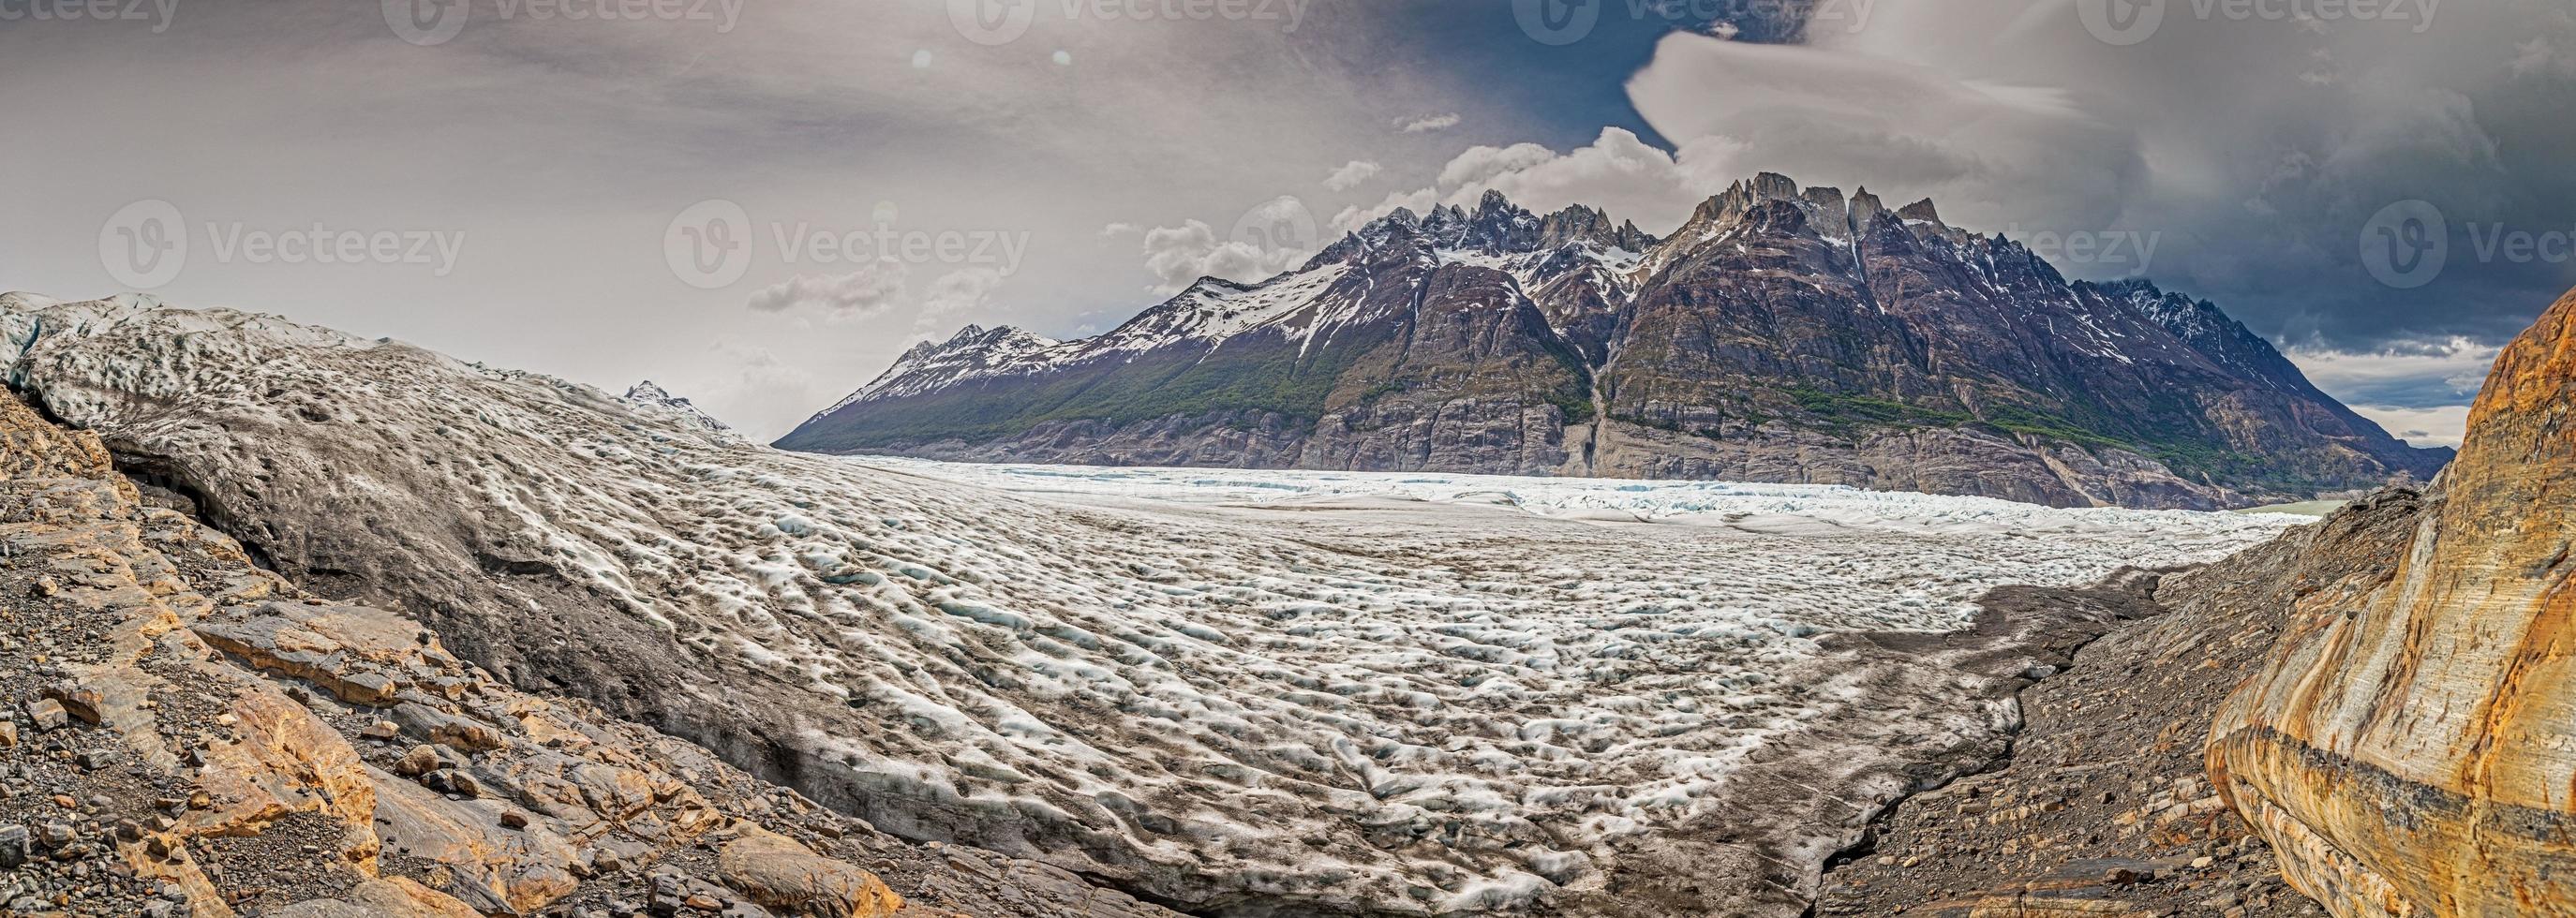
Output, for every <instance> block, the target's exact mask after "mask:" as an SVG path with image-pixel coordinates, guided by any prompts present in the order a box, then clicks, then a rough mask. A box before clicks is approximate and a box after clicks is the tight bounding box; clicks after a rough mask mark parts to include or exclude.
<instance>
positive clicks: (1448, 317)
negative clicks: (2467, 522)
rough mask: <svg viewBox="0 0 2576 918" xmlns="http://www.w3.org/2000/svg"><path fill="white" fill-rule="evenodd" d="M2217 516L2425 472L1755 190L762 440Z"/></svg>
mask: <svg viewBox="0 0 2576 918" xmlns="http://www.w3.org/2000/svg"><path fill="white" fill-rule="evenodd" d="M778 445H779V446H781V447H783V448H788V449H797V450H806V451H817V452H839V453H862V452H876V453H894V454H905V455H917V456H925V457H930V458H945V459H969V460H1004V461H1010V460H1016V461H1044V462H1059V461H1060V462H1072V463H1083V464H1100V465H1181V466H1193V465H1197V466H1235V467H1253V468H1306V469H1333V470H1376V471H1444V472H1488V473H1502V474H1533V475H1586V476H1603V477H1635V478H1685V479H1691V478H1706V479H1722V480H1730V481H1751V482H1791V483H1822V484H1849V485H1855V486H1860V487H1868V488H1880V489H1892V490H1910V491H1924V492H1931V493H1945V494H1969V495H1981V496H1992V497H2003V498H2008V499H2014V500H2023V501H2029V502H2034V503H2046V504H2051V505H2057V506H2095V505H2120V506H2137V507H2158V508H2162V507H2183V508H2196V509H2209V508H2216V507H2225V506H2243V505H2250V504H2255V503H2261V502H2272V501H2280V500H2284V499H2306V498H2309V497H2313V496H2315V495H2316V494H2318V493H2320V492H2339V491H2347V490H2366V489H2370V488H2375V487H2378V486H2381V485H2384V484H2388V483H2392V482H2409V481H2422V480H2426V479H2429V478H2430V477H2431V476H2432V475H2433V473H2434V472H2435V471H2436V470H2438V469H2440V468H2441V466H2442V464H2443V462H2444V461H2446V460H2447V459H2448V456H2449V453H2448V451H2447V450H2418V449H2413V448H2410V447H2408V446H2406V445H2404V444H2402V443H2400V442H2398V441H2397V440H2395V439H2393V438H2391V437H2389V436H2388V434H2387V433H2386V432H2385V431H2383V430H2381V429H2380V428H2379V427H2378V426H2377V425H2375V424H2372V423H2371V422H2369V421H2368V420H2365V419H2363V418H2361V417H2360V416H2358V415H2356V414H2354V413H2353V412H2352V411H2351V410H2349V409H2347V408H2346V407H2344V406H2343V405H2342V404H2340V403H2338V402H2336V401H2335V400H2334V399H2333V398H2331V397H2329V396H2327V395H2325V394H2324V393H2323V392H2320V391H2318V390H2317V389H2316V387H2315V386H2313V385H2311V384H2310V383H2309V382H2308V380H2307V379H2306V377H2305V376H2304V375H2302V374H2301V373H2300V372H2299V370H2298V369H2297V368H2296V367H2295V366H2293V365H2292V364H2291V363H2290V362H2289V361H2288V360H2287V359H2285V358H2283V357H2282V356H2281V354H2280V353H2279V352H2278V351H2276V350H2274V349H2273V347H2272V346H2271V345H2270V344H2269V343H2267V342H2265V341H2264V340H2263V339H2262V338H2261V337H2260V336H2257V335H2255V334H2253V333H2252V332H2251V331H2249V330H2248V329H2246V328H2245V327H2244V326H2243V325H2241V324H2239V323H2237V322H2236V321H2234V320H2233V319H2230V318H2228V317H2227V316H2226V314H2225V313H2223V312H2222V311H2220V310H2219V309H2218V308H2217V307H2216V306H2214V305H2212V304H2210V303H2207V302H2203V301H2195V300H2192V299H2190V298H2188V297H2184V296H2181V295H2178V294H2172V293H2167V292H2165V291H2162V290H2159V289H2157V288H2156V287H2155V286H2154V285H2152V284H2150V283H2148V282H2146V281H2144V280H2129V281H2121V282H2117V283H2108V284H2095V283H2070V282H2068V281H2067V280H2066V279H2065V278H2064V277H2062V276H2061V275H2059V274H2058V272H2057V271H2056V269H2054V268H2053V267H2051V266H2050V265H2049V264H2047V263H2046V262H2045V261H2044V260H2042V259H2040V258H2039V257H2038V256H2036V255H2034V254H2033V253H2031V252H2030V250H2028V249H2027V248H2025V247H2024V246H2022V245H2020V244H2018V243H2015V242H2013V241H2011V240H2008V239H2004V238H2002V237H1999V236H1986V235H1980V234H1975V233H1970V232H1967V231H1965V230H1961V229H1958V228H1955V227H1952V226H1950V225H1948V224H1946V223H1944V222H1943V221H1942V218H1941V216H1940V213H1939V211H1938V209H1937V208H1936V207H1935V206H1934V204H1933V203H1932V202H1931V201H1919V202H1916V203H1913V204H1908V205H1905V206H1903V207H1897V208H1890V207H1888V206H1886V205H1885V204H1883V203H1882V202H1881V201H1880V200H1879V199H1878V198H1877V197H1876V196H1874V195H1872V194H1870V193H1869V192H1868V191H1867V190H1865V189H1864V190H1861V191H1859V192H1857V193H1855V194H1852V195H1849V196H1846V195H1845V194H1844V193H1843V192H1842V191H1841V190H1840V189H1835V188H1800V187H1799V186H1798V184H1797V183H1796V182H1794V181H1791V180H1790V179H1788V178H1787V177H1784V176H1779V175H1771V174H1765V175H1761V176H1757V177H1755V178H1754V179H1752V180H1749V181H1744V182H1739V183H1737V184H1736V185H1735V186H1734V187H1732V188H1730V189H1728V190H1727V191H1726V192H1724V193H1722V194H1719V195H1717V196H1715V197H1712V198H1710V199H1709V200H1707V201H1706V202H1703V203H1702V204H1701V205H1700V206H1699V208H1698V209H1697V210H1696V211H1695V212H1694V213H1693V215H1692V217H1691V218H1690V220H1689V221H1688V222H1686V223H1685V224H1684V225H1683V226H1681V227H1680V228H1679V229H1677V230H1675V231H1674V232H1673V233H1672V235H1670V236H1669V237H1665V238H1660V239H1659V238H1656V237H1653V236H1651V235H1648V234H1646V233H1643V232H1641V231H1639V230H1638V229H1637V228H1636V227H1635V226H1634V225H1633V224H1625V223H1619V224H1614V223H1613V222H1612V219H1611V217H1610V216H1609V215H1608V214H1605V213H1603V212H1601V211H1599V210H1597V209H1592V208H1584V207H1574V208H1568V209H1566V210H1564V211H1560V212H1558V213H1555V214H1551V215H1547V216H1540V215H1537V214H1533V213H1531V212H1529V211H1527V210H1524V209H1522V208H1520V207H1518V206H1515V205H1513V204H1512V203H1511V202H1510V201H1509V200H1506V199H1505V198H1504V197H1503V196H1502V195H1500V194H1492V193H1489V194H1487V195H1486V196H1485V198H1484V199H1483V200H1482V201H1480V202H1479V203H1478V205H1477V207H1476V208H1475V209H1473V210H1469V209H1466V208H1462V207H1457V206H1447V207H1440V208H1435V209H1433V210H1432V211H1431V212H1430V213H1428V214H1425V215H1415V214H1413V213H1411V212H1407V211H1398V212H1397V213H1395V214H1393V215H1391V216H1388V217H1386V218H1384V219H1381V220H1379V221H1377V222H1374V223H1371V224H1369V225H1368V226H1366V227H1364V228H1362V229H1361V230H1359V231H1358V232H1355V233H1352V234H1351V235H1349V236H1347V237H1345V238H1343V239H1342V240H1340V241H1338V242H1336V243H1334V244H1332V245H1330V246H1328V247H1326V248H1325V249H1324V250H1323V251H1322V252H1321V253H1319V254H1318V255H1316V256H1315V258H1314V259H1312V260H1311V261H1309V262H1308V263H1307V264H1306V265H1304V266H1302V267H1301V268H1299V269H1298V270H1295V271H1291V272H1288V273H1285V274H1282V275H1280V276H1278V277H1276V278H1272V279H1270V280H1268V281H1264V282H1262V283H1259V284H1250V285H1245V284H1235V283H1230V282H1226V281H1221V280H1215V279H1206V280H1202V281H1201V282H1199V283H1198V284H1196V285H1194V286H1192V287H1191V288H1190V289H1188V290H1186V291H1183V292H1182V293H1181V294H1180V295H1179V296H1177V297H1174V298H1173V299H1172V300H1170V301H1169V302H1166V303H1163V304H1160V305H1158V306H1155V307H1153V308H1151V309H1148V310H1146V311H1145V312H1144V313H1142V314H1140V315H1138V316H1136V317H1135V318H1134V319H1133V320H1131V321H1129V322H1128V323H1127V324H1125V325H1123V326H1120V327H1119V328H1117V329H1115V330H1113V331H1110V332H1108V333H1106V334H1103V335H1099V336H1097V337H1093V338H1087V339H1082V340H1078V341H1053V340H1049V339H1046V338H1042V337H1038V336H1036V335H1032V334H1029V333H1027V332H1024V331H1020V330H1018V329H1012V328H995V329H986V328H982V327H971V326H970V327H969V328H967V329H966V330H965V331H963V332H961V333H959V334H958V335H957V336H956V337H955V338H952V339H950V340H949V341H947V342H945V343H939V344H924V345H921V346H919V347H916V348H914V349H913V350H912V351H911V352H909V353H907V354H905V355H904V356H903V357H902V358H901V359H899V360H898V361H897V362H896V363H895V365H894V366H893V367H892V368H890V369H888V370H887V371H886V372H885V374H884V375H882V376H880V377H879V378H878V379H876V380H875V381H873V382H871V383H869V384H868V385H867V386H866V387H864V388H861V389H859V390H858V391H857V392H855V393H853V394H852V395H851V396H850V397H849V398H847V399H845V400H843V401H842V402H841V403H840V404H837V405H835V406H833V407H831V408H830V409H828V410H825V411H823V412H822V413H820V414H817V415H816V416H815V417H814V418H813V419H811V420H809V421H807V422H806V423H805V424H804V425H802V426H800V427H799V428H798V429H797V430H795V431H794V432H792V433H790V434H789V435H788V436H786V437H785V438H783V439H781V440H780V441H779V443H778Z"/></svg>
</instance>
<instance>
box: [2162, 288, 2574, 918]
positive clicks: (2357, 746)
mask: <svg viewBox="0 0 2576 918" xmlns="http://www.w3.org/2000/svg"><path fill="white" fill-rule="evenodd" d="M2571 405H2576V295H2571V296H2570V297H2569V298H2567V299H2564V300H2561V301H2560V302H2559V303H2558V304H2557V305H2556V306H2555V307H2553V308H2552V309H2551V310H2550V311H2549V313H2548V314H2547V315H2546V316H2544V317H2543V318H2542V319H2541V320H2540V322H2539V324H2538V325H2536V326H2535V327H2533V328H2532V329H2531V330H2530V331H2529V332H2528V333H2526V334H2525V335H2524V336H2523V337H2522V338H2521V339H2519V340H2517V341H2515V342H2514V343H2513V344H2512V345H2511V346H2510V347H2508V348H2506V349H2505V351H2504V353H2503V355H2502V356H2501V358H2499V359H2498V361H2497V363H2496V368H2495V372H2494V375H2493V376H2492V377H2491V378H2490V379H2489V381H2488V383H2487V387H2486V390H2485V392H2484V393H2483V394H2481V395H2480V396H2479V399H2478V402H2477V405H2476V407H2475V409H2474V411H2473V413H2472V415H2471V419H2470V431H2469V435H2468V440H2467V444H2466V445H2465V447H2464V448H2463V449H2462V450H2461V458H2460V461H2459V462H2458V463H2457V464H2456V465H2454V466H2453V467H2452V468H2451V469H2450V470H2449V471H2448V472H2446V473H2444V475H2443V477H2442V479H2441V481H2440V483H2439V485H2438V487H2437V489H2436V490H2435V492H2434V493H2433V494H2432V495H2430V497H2429V503H2428V510H2427V513H2426V518H2425V521H2424V522H2423V524H2422V526H2421V527H2420V528H2419V530H2418V531H2417V533H2416V534H2415V538H2414V543H2413V546H2412V548H2411V550H2410V551H2409V552H2408V553H2407V554H2406V555H2405V556H2404V557H2403V559H2402V560H2401V561H2400V562H2399V563H2398V564H2397V566H2396V568H2395V570H2394V571H2393V572H2392V574H2393V579H2392V580H2391V581H2390V582H2389V583H2387V584H2386V585H2384V586H2381V587H2379V588H2377V589H2373V590H2369V591H2366V592H2359V593H2354V592H2341V591H2326V592H2316V593H2310V594H2307V595H2304V596H2302V597H2300V598H2299V600H2298V603H2297V605H2296V607H2295V610H2294V616H2293V619H2292V622H2291V625H2290V630H2289V633H2288V634H2287V635H2286V636H2285V637H2284V638H2283V639H2282V641H2281V644H2280V646H2279V648H2278V649H2277V651H2276V653H2275V656H2274V659H2273V662H2272V663H2271V665H2270V666H2269V667H2268V668H2267V669H2266V670H2265V671H2263V672H2262V673H2261V674H2259V675H2257V676H2256V677H2255V678H2253V679H2252V680H2249V681H2248V682H2247V683H2246V684H2245V686H2244V687H2243V688H2242V689H2241V690H2240V691H2239V692H2238V693H2237V694H2236V695H2235V696H2233V697H2232V698H2231V699H2230V700H2229V702H2228V704H2227V705H2226V707H2225V708H2223V709H2222V710H2221V711H2220V713H2219V715H2218V718H2217V723H2216V726H2215V729H2214V731H2213V734H2212V738H2211V745H2210V749H2209V768H2210V773H2211V775H2212V777H2213V779H2214V780H2215V782H2216V783H2217V785H2218V787H2219V788H2220V790H2221V792H2222V793H2224V794H2226V795H2227V797H2228V798H2229V799H2230V800H2232V801H2233V802H2234V803H2235V805H2236V807H2237V809H2239V810H2241V811H2242V812H2244V813H2245V814H2246V815H2247V817H2248V820H2249V821H2250V822H2252V823H2253V824H2254V826H2255V827H2256V829H2257V830H2258V831H2260V832H2262V833H2263V834H2264V835H2265V837H2267V838H2268V839H2270V840H2271V841H2272V843H2273V845H2274V846H2275V847H2277V848H2278V849H2279V850H2280V861H2281V867H2282V872H2283V873H2284V874H2285V875H2287V876H2288V877H2289V879H2290V880H2291V882H2292V883H2294V884H2296V885H2297V886H2298V888H2299V889H2301V890H2302V891H2304V892H2307V893H2308V894H2310V895H2312V896H2314V897H2316V898H2317V899H2318V900H2319V901H2321V902H2324V903H2325V904H2326V905H2328V906H2329V907H2331V908H2332V909H2333V910H2334V912H2335V913H2336V914H2337V915H2341V916H2347V918H2377V916H2420V915H2568V914H2576V670H2571V665H2576V593H2571V592H2570V589H2569V587H2570V584H2569V582H2568V578H2569V575H2570V573H2571V572H2576V567H2571V566H2570V564H2569V560H2570V545H2571V540H2576V503H2571V502H2570V500H2569V495H2570V493H2571V488H2576V427H2572V426H2571V425H2570V423H2569V411H2570V406H2571Z"/></svg>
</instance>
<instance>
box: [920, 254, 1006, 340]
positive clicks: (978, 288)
mask: <svg viewBox="0 0 2576 918" xmlns="http://www.w3.org/2000/svg"><path fill="white" fill-rule="evenodd" d="M1001 287H1002V272H1000V271H996V270H993V269H991V268H967V269H964V270H961V271H951V272H949V273H947V274H943V275H940V277H939V279H938V280H935V281H931V282H930V286H929V288H927V289H925V290H923V291H922V294H921V309H920V311H919V312H917V313H915V314H914V316H913V331H914V333H915V334H916V335H919V334H927V333H932V332H939V331H944V330H946V329H947V328H948V327H949V326H952V325H958V324H963V323H966V322H973V321H975V320H976V318H978V317H979V316H980V315H981V314H982V313H983V312H985V310H986V307H987V306H988V305H989V304H990V303H991V301H992V297H993V291H995V290H999V289H1001Z"/></svg>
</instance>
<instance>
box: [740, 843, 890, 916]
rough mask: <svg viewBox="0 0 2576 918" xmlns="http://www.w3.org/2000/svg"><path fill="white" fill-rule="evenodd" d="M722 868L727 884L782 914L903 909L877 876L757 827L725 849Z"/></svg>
mask: <svg viewBox="0 0 2576 918" xmlns="http://www.w3.org/2000/svg"><path fill="white" fill-rule="evenodd" d="M717 870H718V871H719V873H720V877H719V878H720V879H721V880H722V881H723V882H724V885H726V886H728V887H731V888H733V890H734V891H736V892H739V893H742V894H743V896H744V897H745V898H748V899H750V900H751V901H753V902H756V903H759V904H760V905H761V906H763V907H765V908H768V909H769V910H771V911H773V912H777V913H779V914H783V915H809V916H813V918H882V916H885V915H892V914H894V913H895V911H896V910H898V909H901V908H903V898H902V897H901V896H897V895H895V894H894V890H891V889H887V888H886V885H885V883H883V882H881V881H879V880H878V879H877V878H876V877H874V876H872V875H869V874H868V873H867V872H865V871H862V870H859V869H858V868H855V867H852V866H850V865H848V864H844V863H841V862H840V861H835V860H832V859H830V858H826V857H823V856H821V855H818V854H815V853H814V852H812V851H809V850H806V848H805V846H804V845H800V844H797V843H796V842H795V841H793V840H791V839H788V838H785V837H782V836H780V835H778V834H776V833H774V832H769V831H766V830H763V829H761V828H759V827H757V826H744V827H743V830H742V836H741V837H739V838H736V839H734V840H733V841H732V842H731V843H728V844H726V845H725V847H724V852H723V853H722V854H721V855H719V856H718V859H717Z"/></svg>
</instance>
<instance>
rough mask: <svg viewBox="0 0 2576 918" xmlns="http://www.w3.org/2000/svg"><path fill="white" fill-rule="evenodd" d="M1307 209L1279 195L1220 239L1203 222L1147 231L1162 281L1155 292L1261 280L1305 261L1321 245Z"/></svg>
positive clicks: (1150, 258) (1151, 267) (1148, 257)
mask: <svg viewBox="0 0 2576 918" xmlns="http://www.w3.org/2000/svg"><path fill="white" fill-rule="evenodd" d="M1292 205H1293V208H1294V209H1291V206H1292ZM1303 213H1304V205H1301V204H1296V199H1294V198H1277V199H1273V200H1272V201H1270V202H1269V203H1266V204H1264V205H1262V206H1261V207H1257V208H1254V209H1253V210H1252V211H1251V212H1250V213H1248V214H1246V215H1245V217H1244V220H1243V222H1242V223H1241V224H1240V225H1239V226H1238V228H1237V231H1236V238H1233V239H1218V238H1217V235H1216V229H1215V228H1214V227H1211V226H1209V225H1207V223H1205V222H1203V221H1199V220H1187V221H1183V222H1182V223H1181V225H1179V226H1158V227H1155V228H1153V229H1150V230H1147V231H1145V234H1144V246H1143V250H1144V253H1145V269H1146V270H1147V271H1150V272H1152V273H1153V275H1154V279H1155V281H1156V284H1155V285H1154V287H1153V288H1152V291H1153V292H1154V293H1155V294H1157V295H1162V296H1170V295H1172V294H1175V293H1179V292H1181V290H1182V289H1183V288H1186V287H1188V286H1189V285H1190V284H1192V283H1194V282H1196V281H1197V280H1198V279H1199V278H1202V277H1216V278H1223V279H1225V280H1230V281H1234V282H1236V283H1245V284H1249V283H1256V282H1259V281H1264V280H1268V279H1270V278H1272V277H1275V276H1277V275H1278V274H1279V273H1280V272H1282V271H1286V270H1288V269H1290V268H1294V267H1296V266H1298V265H1300V264H1303V263H1305V261H1306V259H1308V258H1311V257H1314V253H1315V251H1316V249H1317V246H1316V244H1315V236H1314V233H1315V228H1314V221H1313V218H1311V217H1304V216H1302V214H1303ZM1301 223H1302V226H1301Z"/></svg>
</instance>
